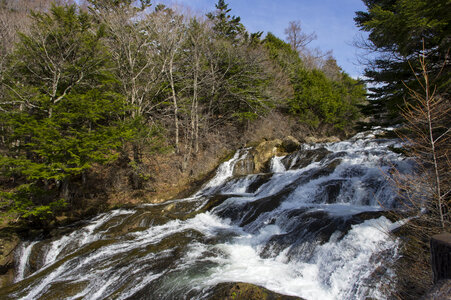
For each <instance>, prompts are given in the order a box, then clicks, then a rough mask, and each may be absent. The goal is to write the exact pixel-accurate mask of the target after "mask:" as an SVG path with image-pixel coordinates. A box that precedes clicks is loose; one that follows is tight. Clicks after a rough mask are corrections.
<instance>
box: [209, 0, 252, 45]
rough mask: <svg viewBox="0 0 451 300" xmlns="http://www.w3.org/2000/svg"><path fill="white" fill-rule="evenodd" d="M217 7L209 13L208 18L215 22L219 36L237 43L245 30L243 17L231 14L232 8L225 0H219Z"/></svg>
mask: <svg viewBox="0 0 451 300" xmlns="http://www.w3.org/2000/svg"><path fill="white" fill-rule="evenodd" d="M215 7H216V11H215V12H210V13H208V14H207V17H208V19H210V20H211V21H212V23H213V31H214V32H215V33H216V35H217V37H220V38H223V39H228V40H230V41H232V42H233V43H237V42H238V41H239V40H240V38H241V37H242V35H243V34H244V32H245V29H244V26H243V24H241V18H240V17H236V16H231V15H230V14H229V13H230V11H231V9H229V8H228V4H226V3H225V1H224V0H218V3H217V4H216V5H215Z"/></svg>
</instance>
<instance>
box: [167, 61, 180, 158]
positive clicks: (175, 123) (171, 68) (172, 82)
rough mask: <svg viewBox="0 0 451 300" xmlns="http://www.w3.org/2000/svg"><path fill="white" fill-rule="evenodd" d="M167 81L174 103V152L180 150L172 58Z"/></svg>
mask: <svg viewBox="0 0 451 300" xmlns="http://www.w3.org/2000/svg"><path fill="white" fill-rule="evenodd" d="M169 82H170V85H171V90H172V102H173V105H174V126H175V152H176V153H179V152H180V146H179V143H180V142H179V116H178V105H177V95H176V93H175V85H174V75H173V58H171V60H170V62H169Z"/></svg>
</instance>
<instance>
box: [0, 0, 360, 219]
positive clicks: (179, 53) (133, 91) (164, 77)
mask: <svg viewBox="0 0 451 300" xmlns="http://www.w3.org/2000/svg"><path fill="white" fill-rule="evenodd" d="M25 2H27V3H28V4H29V5H23V6H22V5H18V4H17V1H3V2H2V5H1V13H0V14H1V15H0V17H1V24H0V25H1V28H0V30H1V33H2V38H1V41H0V42H1V45H0V47H1V49H2V51H1V57H0V59H1V65H0V72H1V89H0V109H1V113H0V123H1V133H0V135H1V141H0V142H1V143H0V151H1V157H0V168H1V169H0V171H1V178H0V179H1V185H2V194H1V202H0V205H1V208H0V209H1V211H2V213H3V214H6V215H9V216H14V217H15V218H19V219H23V220H28V221H31V222H34V223H42V224H46V223H47V222H48V221H49V220H52V219H54V218H55V216H56V215H58V214H61V213H64V212H66V213H68V212H69V211H74V209H77V208H80V207H86V206H89V204H87V203H89V202H90V201H94V200H93V199H94V198H95V199H97V200H98V199H101V201H104V202H106V201H108V199H109V197H110V196H111V195H113V194H114V195H120V194H121V193H122V192H124V191H128V192H127V193H128V194H127V196H124V197H123V198H124V199H126V200H127V201H128V200H130V197H131V198H138V199H139V198H140V197H142V195H143V194H152V193H157V194H158V192H160V190H165V189H168V188H170V187H171V186H175V185H177V183H178V182H179V181H180V180H183V179H184V180H185V183H186V182H191V181H192V180H194V179H195V178H198V177H199V176H202V174H205V173H206V172H207V171H209V170H211V169H212V167H213V166H214V165H215V164H216V163H217V158H218V157H220V156H223V155H225V154H226V153H227V151H230V150H231V149H232V148H234V147H236V146H239V145H243V144H246V143H249V142H251V141H256V140H259V139H262V138H274V137H281V136H282V135H289V134H291V135H295V136H297V137H298V138H299V137H303V136H305V135H306V134H309V133H310V134H315V133H316V134H336V135H343V136H344V135H346V134H347V133H349V132H351V131H352V130H353V126H354V125H355V123H356V122H357V121H358V120H359V118H360V113H359V109H358V107H359V106H360V105H362V104H364V103H365V101H366V98H365V93H366V91H365V87H364V85H363V84H362V83H361V82H359V81H357V80H355V79H353V78H351V77H350V76H349V75H347V74H346V73H345V72H343V71H342V70H341V69H340V68H339V67H338V66H337V65H336V62H335V60H334V59H333V58H332V57H328V58H327V59H322V60H321V59H320V60H318V59H317V63H316V64H312V63H311V62H310V63H307V62H306V61H307V58H306V57H307V56H306V55H300V54H301V53H300V52H301V50H300V49H299V48H297V46H296V44H292V45H290V43H288V42H285V41H283V40H282V39H280V38H278V37H276V36H274V35H273V34H271V33H268V34H267V35H266V36H265V37H262V33H249V32H248V31H247V30H246V28H245V27H244V26H243V24H242V23H241V20H240V18H239V17H235V16H232V15H231V13H230V8H229V7H228V5H227V4H226V3H225V2H224V1H223V0H219V1H218V3H217V4H216V6H215V9H213V10H212V12H210V13H208V14H207V15H206V16H192V15H188V14H183V13H182V12H179V11H176V10H173V9H171V8H169V7H166V6H164V5H162V4H156V3H150V1H146V0H141V1H131V0H128V1H108V0H89V1H87V2H86V3H85V4H84V5H82V6H78V5H77V4H71V3H66V2H64V1H58V2H57V3H50V2H51V1H34V2H28V1H25ZM294 30H298V31H299V30H300V28H299V29H296V28H294ZM298 33H299V32H298ZM289 38H290V35H289ZM289 42H293V40H289ZM304 54H305V53H304ZM115 175H117V176H116V177H114V176H115ZM161 182H164V183H165V184H160V183H161ZM108 195H110V196H108ZM130 195H132V196H130ZM105 197H106V198H105ZM116 197H119V196H116ZM124 201H125V200H124Z"/></svg>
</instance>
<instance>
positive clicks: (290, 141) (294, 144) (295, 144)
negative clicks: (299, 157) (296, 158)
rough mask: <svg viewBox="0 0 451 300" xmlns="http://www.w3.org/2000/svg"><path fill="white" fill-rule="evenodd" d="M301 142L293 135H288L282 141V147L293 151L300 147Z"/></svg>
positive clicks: (289, 151) (287, 150)
mask: <svg viewBox="0 0 451 300" xmlns="http://www.w3.org/2000/svg"><path fill="white" fill-rule="evenodd" d="M300 145H301V143H300V142H299V141H298V140H297V139H296V138H294V137H292V136H291V135H289V136H287V137H286V138H284V139H283V141H282V148H283V150H284V151H285V152H287V153H291V152H294V151H296V150H297V149H299V146H300Z"/></svg>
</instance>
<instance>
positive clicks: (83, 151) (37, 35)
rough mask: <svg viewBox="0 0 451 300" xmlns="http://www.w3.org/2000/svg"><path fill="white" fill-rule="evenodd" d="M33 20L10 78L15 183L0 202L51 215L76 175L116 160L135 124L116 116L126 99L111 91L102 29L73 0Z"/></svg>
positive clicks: (9, 168)
mask: <svg viewBox="0 0 451 300" xmlns="http://www.w3.org/2000/svg"><path fill="white" fill-rule="evenodd" d="M32 20H33V30H32V32H31V33H30V34H28V35H27V34H22V35H21V37H20V42H19V44H18V48H17V50H16V51H15V53H14V57H13V58H12V60H14V63H12V66H11V70H9V72H8V78H7V81H6V82H5V84H6V85H7V86H8V91H9V92H8V94H7V95H6V97H5V99H3V101H4V102H3V104H4V105H3V107H5V108H6V109H5V110H4V111H3V112H2V114H1V119H0V121H1V125H2V129H3V135H4V136H5V137H6V139H5V141H4V143H3V144H2V155H1V158H0V166H1V175H2V176H3V177H4V178H10V180H11V181H12V182H13V183H14V188H13V189H12V190H10V191H8V192H4V193H2V198H3V200H4V202H5V203H2V204H3V205H5V206H7V207H8V208H9V209H10V210H12V211H14V212H16V213H17V214H18V215H19V216H21V217H23V218H38V219H39V218H41V219H46V218H48V217H51V216H52V214H53V212H54V210H55V209H56V208H58V207H60V206H61V205H62V204H63V203H65V202H66V201H69V200H71V196H70V182H71V180H72V179H73V178H74V177H76V176H84V174H85V172H86V171H87V170H89V169H90V168H92V166H93V165H94V164H97V163H100V164H102V163H107V162H110V161H112V160H114V159H116V157H117V149H118V148H119V147H120V146H121V144H122V142H123V141H124V140H125V139H128V138H130V136H132V135H133V132H134V131H133V129H132V128H126V127H125V126H123V124H122V123H121V122H119V120H120V118H121V117H122V116H123V115H124V113H125V110H126V105H125V102H124V99H123V97H122V96H121V95H120V94H118V93H115V92H114V90H115V85H116V84H117V81H116V80H115V78H114V77H113V76H112V74H111V73H109V72H108V69H109V67H110V60H109V57H108V53H107V51H105V47H104V46H103V44H102V38H103V34H104V31H103V30H102V28H101V27H100V28H96V27H95V26H94V24H93V22H92V19H91V17H90V16H89V15H88V14H86V13H84V12H79V11H77V9H76V7H75V6H53V7H52V8H51V10H50V12H48V13H33V14H32Z"/></svg>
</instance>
